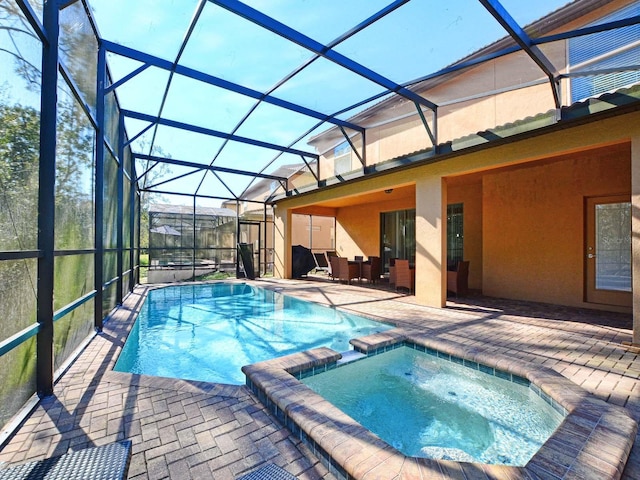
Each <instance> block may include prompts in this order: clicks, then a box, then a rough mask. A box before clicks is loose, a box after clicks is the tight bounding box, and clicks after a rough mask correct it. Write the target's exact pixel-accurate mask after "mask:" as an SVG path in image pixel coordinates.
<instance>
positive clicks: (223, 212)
mask: <svg viewBox="0 0 640 480" xmlns="http://www.w3.org/2000/svg"><path fill="white" fill-rule="evenodd" d="M149 213H165V214H174V215H193V207H190V206H188V205H169V204H158V203H156V204H152V205H150V206H149ZM196 215H209V216H212V217H235V216H236V212H234V211H233V210H231V209H229V208H215V207H200V206H197V207H196Z"/></svg>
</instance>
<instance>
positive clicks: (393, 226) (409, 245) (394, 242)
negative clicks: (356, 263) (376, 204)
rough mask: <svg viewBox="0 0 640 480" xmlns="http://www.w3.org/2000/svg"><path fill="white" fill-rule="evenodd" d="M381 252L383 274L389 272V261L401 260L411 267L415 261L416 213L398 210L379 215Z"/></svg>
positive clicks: (413, 210) (412, 210)
mask: <svg viewBox="0 0 640 480" xmlns="http://www.w3.org/2000/svg"><path fill="white" fill-rule="evenodd" d="M380 232H381V236H382V238H381V241H380V244H381V252H380V257H381V258H382V260H383V269H384V272H388V271H389V260H390V259H392V258H402V259H406V260H409V263H410V264H411V265H413V264H415V261H416V211H415V209H411V210H399V211H396V212H383V213H381V214H380Z"/></svg>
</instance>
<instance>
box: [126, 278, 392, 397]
mask: <svg viewBox="0 0 640 480" xmlns="http://www.w3.org/2000/svg"><path fill="white" fill-rule="evenodd" d="M390 328H392V326H391V325H387V324H383V323H379V322H375V321H373V320H369V319H366V318H363V317H360V316H357V315H351V314H349V313H345V312H341V311H338V310H335V309H332V308H328V307H324V306H321V305H317V304H314V303H311V302H305V301H303V300H299V299H296V298H292V297H289V296H286V295H283V294H281V293H278V292H274V291H271V290H267V289H263V288H258V287H254V286H251V285H247V284H244V283H212V284H197V285H179V286H171V287H163V288H158V289H154V290H151V291H149V294H148V296H147V299H146V300H145V302H144V305H143V306H142V309H141V311H140V314H139V315H138V318H137V320H136V322H135V324H134V326H133V328H132V330H131V332H130V334H129V336H128V338H127V341H126V343H125V345H124V347H123V349H122V353H121V354H120V356H119V358H118V361H117V362H116V365H115V367H114V370H115V371H118V372H129V373H137V374H144V375H154V376H160V377H171V378H181V379H186V380H200V381H207V382H215V383H228V384H233V385H241V384H243V383H244V382H245V379H244V375H243V373H242V371H241V368H242V366H243V365H248V364H252V363H256V362H259V361H263V360H268V359H271V358H275V357H279V356H282V355H287V354H290V353H293V352H299V351H303V350H308V349H310V348H314V347H319V346H327V347H330V348H332V349H334V350H336V351H339V352H343V351H347V350H349V349H350V345H349V340H350V339H351V338H354V337H358V336H363V335H368V334H370V333H374V332H380V331H384V330H387V329H390Z"/></svg>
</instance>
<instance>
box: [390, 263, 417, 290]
mask: <svg viewBox="0 0 640 480" xmlns="http://www.w3.org/2000/svg"><path fill="white" fill-rule="evenodd" d="M395 276H396V278H395V282H396V283H395V284H396V290H398V288H408V289H409V293H413V290H414V284H415V269H413V268H410V267H409V260H400V259H397V260H396V264H395Z"/></svg>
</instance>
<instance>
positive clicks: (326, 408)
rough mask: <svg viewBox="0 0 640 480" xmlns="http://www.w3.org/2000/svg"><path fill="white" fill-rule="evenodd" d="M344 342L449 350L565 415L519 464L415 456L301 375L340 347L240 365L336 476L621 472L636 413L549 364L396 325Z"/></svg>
mask: <svg viewBox="0 0 640 480" xmlns="http://www.w3.org/2000/svg"><path fill="white" fill-rule="evenodd" d="M351 343H352V344H353V346H354V348H355V349H356V351H359V352H362V353H364V354H368V355H377V354H379V353H383V352H386V351H389V350H393V349H396V348H397V347H398V346H399V345H403V346H409V347H410V348H415V349H417V350H419V351H422V352H425V353H428V354H431V355H433V354H435V355H436V356H442V357H445V358H446V357H447V356H448V359H449V360H450V361H451V359H452V358H453V359H454V360H453V361H454V362H462V363H463V364H464V363H466V364H467V365H468V366H469V368H475V369H477V370H487V371H489V370H492V371H493V373H494V374H495V375H498V376H504V377H506V376H511V379H513V378H516V379H522V381H526V382H528V383H529V387H528V388H530V389H532V391H534V392H535V393H536V395H539V396H540V398H542V399H543V400H544V401H545V402H547V403H548V404H550V405H552V406H553V407H554V408H555V409H556V410H558V411H562V412H565V413H566V416H565V417H564V419H563V420H562V421H561V423H560V426H559V427H558V428H557V429H556V430H555V432H554V433H553V434H552V435H551V436H550V437H549V438H548V440H547V441H546V442H544V444H543V445H542V447H541V448H540V449H539V450H538V451H537V452H536V453H535V454H534V455H533V456H532V457H531V459H530V460H529V461H528V462H527V463H526V465H524V466H510V465H495V464H483V463H471V462H455V461H451V460H440V459H431V458H421V457H414V456H408V455H405V454H403V453H401V452H400V451H398V450H397V449H396V448H394V447H393V446H391V445H389V444H388V443H387V442H385V441H383V440H382V439H381V438H380V437H378V436H377V435H375V434H374V433H372V432H371V431H370V430H368V429H367V428H365V427H364V426H363V425H361V424H360V423H358V422H357V421H356V420H354V419H353V418H351V417H350V416H348V415H347V414H346V413H344V412H343V411H341V410H340V409H338V408H337V407H335V406H334V405H332V404H331V403H330V402H329V401H328V400H326V399H325V398H323V397H322V396H320V395H318V394H317V393H315V392H314V391H312V390H311V389H309V388H308V387H307V386H306V385H304V384H303V383H302V382H301V381H300V379H301V378H303V377H306V376H308V375H311V374H314V373H317V372H323V371H326V370H332V369H335V368H337V367H338V365H339V364H340V363H341V362H342V360H341V359H342V355H341V354H339V353H337V352H335V351H333V350H330V349H327V348H321V349H314V350H310V351H307V352H302V353H299V354H294V355H290V356H287V357H282V358H279V359H274V360H270V361H267V362H262V363H258V364H254V365H250V366H246V367H243V371H244V372H245V375H246V376H247V385H248V386H249V388H250V389H251V390H252V391H253V392H254V393H255V394H256V395H257V396H258V398H260V400H261V401H262V402H263V403H264V404H265V405H266V406H267V407H268V408H269V409H270V410H271V411H272V412H273V413H274V414H275V415H276V416H277V417H278V418H279V419H280V420H281V421H282V422H283V423H285V424H286V425H287V427H288V428H289V429H290V430H291V431H292V432H293V433H294V434H295V435H296V436H298V437H299V438H300V439H301V440H302V441H304V442H306V443H307V444H308V445H309V447H310V448H311V450H312V451H313V452H314V454H315V455H316V456H318V458H319V459H320V460H321V461H322V462H323V463H324V465H325V466H326V467H327V468H328V469H329V471H330V472H332V473H333V474H334V475H336V476H337V477H339V478H344V479H351V478H354V479H366V478H382V479H384V478H389V479H392V478H400V479H402V478H407V479H408V478H420V475H422V477H423V478H442V479H453V478H460V477H461V475H462V473H463V472H464V473H465V475H467V476H471V477H472V478H475V477H476V476H479V475H480V476H481V475H482V474H481V472H484V474H486V475H487V476H489V477H490V478H540V479H549V480H552V479H553V480H555V479H558V478H569V477H570V478H583V479H586V478H594V479H595V478H597V479H617V478H620V476H621V474H622V470H623V469H624V465H625V463H626V461H627V458H628V456H629V452H630V450H631V446H632V445H633V439H634V438H635V434H636V430H637V425H636V423H635V421H634V420H633V419H632V418H631V416H630V415H629V414H628V413H627V411H626V410H625V409H623V408H621V407H617V406H615V405H610V404H608V403H606V402H603V401H601V400H599V399H597V398H595V397H594V396H592V395H590V394H589V393H588V392H586V391H585V390H583V389H582V388H580V387H579V386H577V385H575V384H574V383H572V382H571V381H569V380H567V379H566V378H564V377H563V376H562V375H560V374H558V373H557V372H555V371H553V370H550V369H546V368H543V367H537V366H535V365H530V364H527V363H525V362H522V361H518V360H513V359H510V358H506V357H500V356H497V355H495V354H493V353H489V352H483V351H480V350H478V349H470V348H468V347H464V346H461V345H457V344H454V343H451V342H445V341H442V340H433V339H430V338H429V337H428V336H427V334H422V333H414V332H407V331H404V330H401V329H394V330H390V331H388V332H384V333H379V334H375V335H371V336H369V337H364V338H360V339H354V340H352V341H351ZM363 361H366V360H363ZM516 381H520V380H516Z"/></svg>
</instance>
